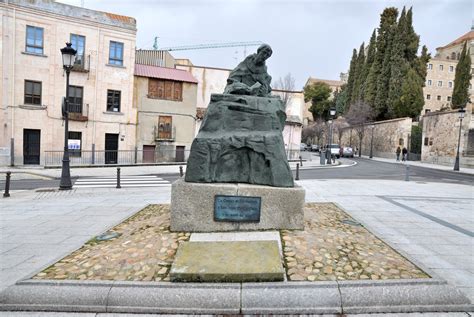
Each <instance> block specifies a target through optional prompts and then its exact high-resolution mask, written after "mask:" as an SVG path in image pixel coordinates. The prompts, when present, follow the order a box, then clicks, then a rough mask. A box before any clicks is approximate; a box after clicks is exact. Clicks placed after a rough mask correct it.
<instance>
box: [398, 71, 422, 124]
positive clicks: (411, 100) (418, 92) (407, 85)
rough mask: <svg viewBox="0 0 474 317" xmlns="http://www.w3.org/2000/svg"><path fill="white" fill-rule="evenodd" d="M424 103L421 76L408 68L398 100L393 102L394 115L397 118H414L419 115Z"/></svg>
mask: <svg viewBox="0 0 474 317" xmlns="http://www.w3.org/2000/svg"><path fill="white" fill-rule="evenodd" d="M424 103H425V100H424V99H423V85H422V82H421V78H420V76H419V75H418V74H417V72H416V71H415V70H414V69H413V68H410V69H409V70H408V72H407V75H406V77H405V79H404V80H403V84H402V87H401V95H400V100H399V101H398V102H396V103H395V108H394V115H395V117H397V118H401V117H411V118H415V117H417V116H419V115H420V111H421V109H423V105H424Z"/></svg>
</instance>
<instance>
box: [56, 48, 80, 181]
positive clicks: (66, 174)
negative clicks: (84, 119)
mask: <svg viewBox="0 0 474 317" xmlns="http://www.w3.org/2000/svg"><path fill="white" fill-rule="evenodd" d="M71 45H72V44H71V43H66V47H64V48H62V49H61V54H62V56H63V69H64V70H65V71H66V98H64V103H63V106H62V107H63V108H62V115H63V118H64V153H63V164H62V170H61V181H60V183H59V189H60V190H67V189H71V188H72V183H71V172H70V168H69V147H68V139H69V125H68V124H69V118H68V116H69V114H68V110H69V109H68V104H69V73H70V72H71V69H72V67H73V66H74V61H75V59H76V53H77V52H76V50H75V49H73V48H72V47H71Z"/></svg>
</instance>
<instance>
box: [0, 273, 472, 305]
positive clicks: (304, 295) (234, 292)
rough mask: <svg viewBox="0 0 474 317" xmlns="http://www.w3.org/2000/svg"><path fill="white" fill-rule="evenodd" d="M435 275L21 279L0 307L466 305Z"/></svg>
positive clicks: (5, 294)
mask: <svg viewBox="0 0 474 317" xmlns="http://www.w3.org/2000/svg"><path fill="white" fill-rule="evenodd" d="M473 309H474V305H472V304H471V303H470V301H469V299H468V298H467V297H466V296H464V295H463V294H462V293H461V292H460V291H459V290H457V289H456V288H455V287H453V286H450V285H448V284H447V283H446V282H445V281H441V280H427V279H419V280H397V281H329V282H280V283H222V284H218V283H200V284H198V283H166V282H116V281H115V282H114V281H53V280H24V281H20V282H17V284H16V285H12V286H10V287H9V288H7V289H6V290H4V291H3V292H2V293H0V311H57V312H72V311H74V312H96V313H101V312H114V313H163V314H166V313H173V314H189V313H201V314H265V313H273V314H288V313H299V314H346V313H347V314H348V313H388V312H392V313H393V312H395V313H401V312H435V311H436V312H469V311H472V310H473Z"/></svg>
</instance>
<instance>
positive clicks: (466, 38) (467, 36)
mask: <svg viewBox="0 0 474 317" xmlns="http://www.w3.org/2000/svg"><path fill="white" fill-rule="evenodd" d="M472 39H474V30H471V31H469V32H467V33H466V34H464V35H463V36H461V37H459V38H457V39H455V40H454V41H452V42H451V43H449V44H448V45H445V46H440V47H438V48H437V49H440V48H446V47H450V46H454V45H457V44H459V43H463V42H465V41H469V40H472Z"/></svg>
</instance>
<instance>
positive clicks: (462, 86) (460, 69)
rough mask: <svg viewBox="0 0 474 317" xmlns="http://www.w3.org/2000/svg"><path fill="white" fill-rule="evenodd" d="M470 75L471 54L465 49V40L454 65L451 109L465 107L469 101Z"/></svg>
mask: <svg viewBox="0 0 474 317" xmlns="http://www.w3.org/2000/svg"><path fill="white" fill-rule="evenodd" d="M471 76H472V75H471V56H470V54H469V51H468V49H467V42H464V46H463V48H462V53H461V56H460V58H459V62H458V64H457V65H456V74H455V75H454V88H453V99H452V100H453V101H452V108H453V109H456V108H461V107H465V106H466V104H467V103H468V102H469V82H470V80H471Z"/></svg>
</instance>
